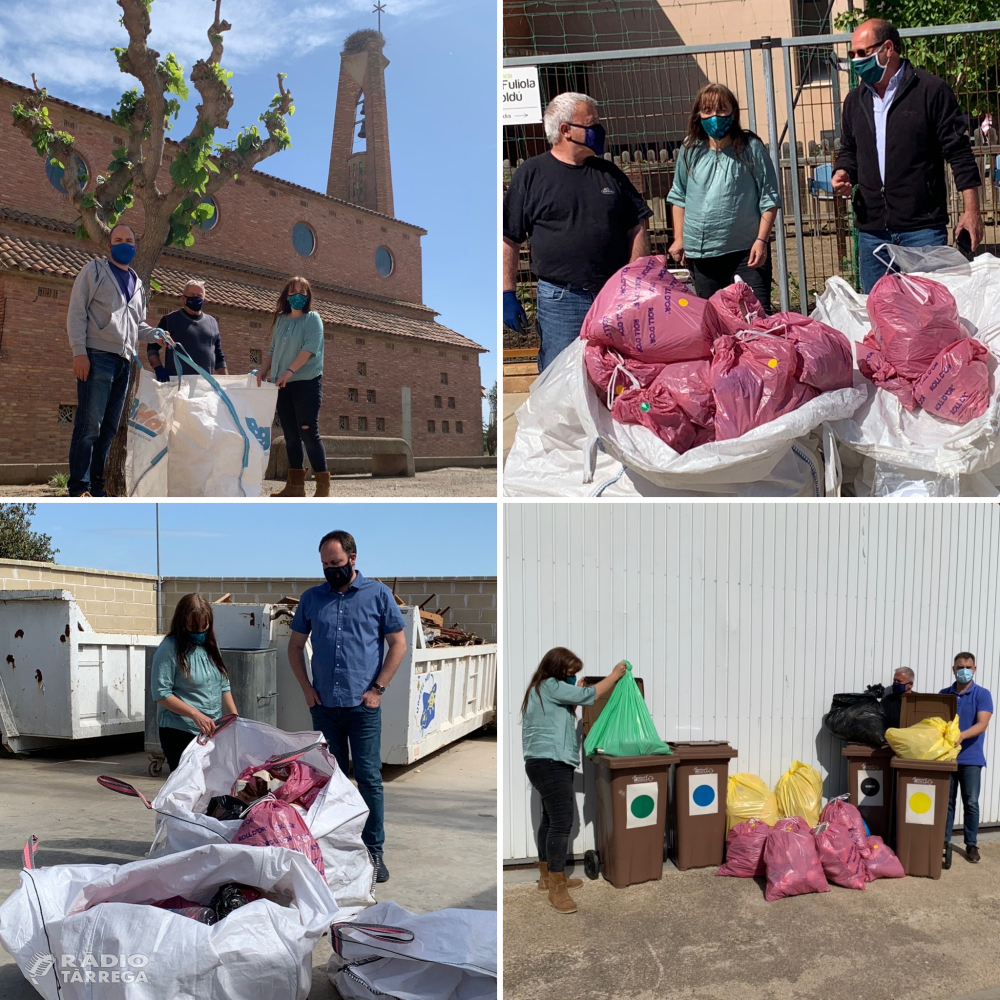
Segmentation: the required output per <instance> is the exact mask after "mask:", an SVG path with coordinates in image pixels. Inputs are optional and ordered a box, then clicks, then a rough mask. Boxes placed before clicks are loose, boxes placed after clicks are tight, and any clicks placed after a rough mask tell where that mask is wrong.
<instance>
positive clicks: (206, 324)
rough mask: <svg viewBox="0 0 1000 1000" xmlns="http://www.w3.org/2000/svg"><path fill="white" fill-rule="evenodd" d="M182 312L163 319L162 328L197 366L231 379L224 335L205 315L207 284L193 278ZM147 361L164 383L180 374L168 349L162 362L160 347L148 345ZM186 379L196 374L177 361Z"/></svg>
mask: <svg viewBox="0 0 1000 1000" xmlns="http://www.w3.org/2000/svg"><path fill="white" fill-rule="evenodd" d="M181 300H182V304H181V308H180V309H177V310H175V311H174V312H172V313H167V315H166V316H162V317H160V323H159V327H160V329H161V330H165V331H166V332H167V333H169V334H170V337H171V339H172V340H174V341H175V342H176V343H178V344H180V345H181V347H183V348H184V350H185V351H187V353H188V354H189V355H190V356H191V358H192V360H193V361H194V362H195V364H197V365H200V366H201V367H202V368H204V369H205V371H207V372H213V373H214V374H216V375H227V374H228V369H227V368H226V356H225V355H224V354H223V353H222V334H221V333H220V332H219V324H218V322H217V321H216V319H215V317H214V316H209V315H208V313H207V312H205V283H204V282H203V281H199V280H197V279H196V278H192V279H191V280H190V281H189V282H188V283H187V284H186V285H185V286H184V294H183V295H182V296H181ZM146 358H147V360H148V361H149V367H150V368H152V369H153V374H154V375H155V376H156V378H157V380H158V381H160V382H169V381H170V376H171V375H175V374H176V373H177V369H176V367H175V364H174V352H173V350H172V349H171V348H170V347H168V348H167V356H166V357H165V358H164V359H163V360H162V361H161V360H160V344H159V342H158V341H155V340H154V341H152V342H151V343H149V344H147V345H146ZM177 360H178V361H179V362H180V365H181V371H182V372H183V374H185V375H194V374H196V372H195V370H194V369H193V368H192V367H191V366H190V365H189V364H188V363H187V362H186V361H185V360H184V359H183V358H182V357H181V358H178V359H177Z"/></svg>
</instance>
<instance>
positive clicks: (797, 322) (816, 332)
mask: <svg viewBox="0 0 1000 1000" xmlns="http://www.w3.org/2000/svg"><path fill="white" fill-rule="evenodd" d="M754 328H755V329H757V330H768V331H770V332H771V333H778V332H779V331H784V336H785V339H786V340H788V341H789V342H790V343H792V344H794V345H795V350H796V351H797V352H798V355H799V358H800V360H801V364H800V365H799V370H798V373H797V377H798V379H799V381H800V382H805V384H806V385H811V386H812V387H813V388H815V389H819V391H820V392H832V391H833V390H834V389H850V387H851V386H852V385H853V384H854V358H853V355H852V353H851V342H850V341H849V340H848V339H847V337H845V336H844V334H842V333H841V332H840V331H839V330H834V329H833V327H832V326H827V325H826V324H825V323H820V322H819V320H815V319H810V318H809V317H808V316H803V315H801V313H776V314H775V315H774V316H768V317H767V318H766V319H762V320H759V321H758V322H757V323H755V325H754Z"/></svg>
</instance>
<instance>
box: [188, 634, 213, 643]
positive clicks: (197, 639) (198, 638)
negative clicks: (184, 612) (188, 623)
mask: <svg viewBox="0 0 1000 1000" xmlns="http://www.w3.org/2000/svg"><path fill="white" fill-rule="evenodd" d="M188 638H189V639H190V640H191V641H192V642H193V643H194V644H195V645H196V646H204V645H205V639H207V638H208V633H207V632H188Z"/></svg>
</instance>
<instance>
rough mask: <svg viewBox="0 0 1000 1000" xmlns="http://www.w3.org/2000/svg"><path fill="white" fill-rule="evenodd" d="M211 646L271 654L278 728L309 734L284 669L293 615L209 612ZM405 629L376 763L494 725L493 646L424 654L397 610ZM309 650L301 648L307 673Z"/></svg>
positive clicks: (271, 609)
mask: <svg viewBox="0 0 1000 1000" xmlns="http://www.w3.org/2000/svg"><path fill="white" fill-rule="evenodd" d="M212 611H213V614H214V616H215V624H214V628H215V638H216V640H217V641H218V643H219V645H220V646H226V647H228V648H231V649H262V648H265V647H267V646H268V645H273V646H276V647H277V651H278V662H277V677H278V683H277V690H278V728H279V729H284V730H285V731H286V732H302V731H308V730H310V729H313V728H314V727H313V723H312V717H311V716H310V713H309V709H308V708H306V703H305V699H304V698H303V697H302V689H301V688H300V687H299V684H298V682H297V681H296V680H295V675H294V674H293V673H292V668H291V666H290V665H289V663H288V637H289V634H290V632H291V629H290V628H289V625H290V623H291V620H292V614H293V613H294V609H290V608H289V607H287V606H286V605H281V604H215V605H213V606H212ZM400 611H401V612H402V614H403V618H404V620H405V621H406V656H405V657H404V658H403V662H402V663H401V664H400V666H399V670H398V671H397V673H396V676H395V677H394V678H393V679H392V683H391V684H390V685H389V689H388V690H387V691H386V693H385V696H384V697H383V699H382V709H383V711H382V762H383V763H385V764H412V763H413V761H415V760H419V759H420V758H421V757H425V756H426V755H427V754H428V753H430V752H432V751H433V750H437V749H439V748H440V747H443V746H446V745H447V744H449V743H452V742H454V741H455V740H457V739H461V737H463V736H466V735H467V734H468V733H471V732H474V731H475V730H476V729H478V728H480V727H481V726H484V725H486V724H487V723H488V722H491V721H492V720H493V716H494V712H495V708H496V676H497V674H496V660H497V657H496V650H497V647H496V646H495V645H492V644H490V645H482V646H443V647H435V648H433V649H427V648H426V647H425V646H424V638H423V631H422V630H421V628H420V616H419V614H418V613H417V609H416V608H411V607H405V608H400ZM311 655H312V647H311V645H310V644H309V643H308V642H307V643H306V671H307V673H309V676H310V678H311V677H312V671H311Z"/></svg>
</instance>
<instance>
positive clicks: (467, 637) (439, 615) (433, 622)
mask: <svg viewBox="0 0 1000 1000" xmlns="http://www.w3.org/2000/svg"><path fill="white" fill-rule="evenodd" d="M398 582H399V578H398V577H397V578H396V579H394V580H393V581H392V587H391V588H390V589H391V590H392V596H393V597H395V598H396V604H398V605H399V607H401V608H405V607H406V601H404V600H403V599H402V598H401V597H400V596H399V594H397V593H396V584H397V583H398ZM435 597H437V594H431V596H430V597H428V598H427V600H426V601H424V603H423V604H418V605H417V610H418V611H419V612H420V627H421V629H422V630H423V633H424V643H425V645H427V646H481V645H483V643H484V642H485V641H486V640H485V639H483V638H482V637H481V636H478V635H476V633H475V632H468V631H466V630H465V629H464V628H457V627H455V626H452V627H446V626H445V623H444V616H445V615H446V614H448V612H449V611H451V605H450V604H449V605H448V607H446V608H437V609H436V610H434V611H425V610H424V608H426V607H427V605H428V604H430V603H431V601H433V600H434V598H435Z"/></svg>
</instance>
